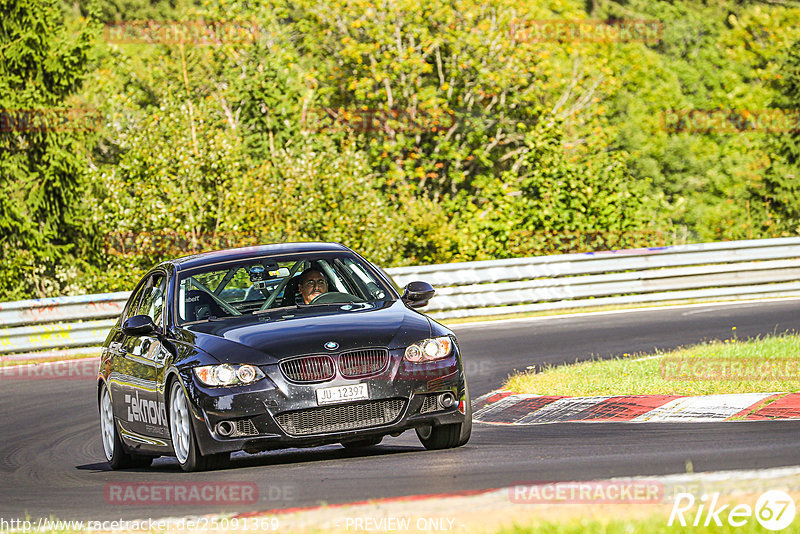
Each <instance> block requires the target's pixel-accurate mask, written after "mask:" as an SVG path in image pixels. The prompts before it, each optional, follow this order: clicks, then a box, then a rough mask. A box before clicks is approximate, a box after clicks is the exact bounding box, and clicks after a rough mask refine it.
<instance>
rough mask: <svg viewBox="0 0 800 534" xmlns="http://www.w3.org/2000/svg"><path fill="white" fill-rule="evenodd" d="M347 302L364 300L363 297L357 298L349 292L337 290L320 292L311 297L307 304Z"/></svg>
mask: <svg viewBox="0 0 800 534" xmlns="http://www.w3.org/2000/svg"><path fill="white" fill-rule="evenodd" d="M348 302H364V299H362V298H359V297H357V296H355V295H351V294H350V293H341V292H339V291H330V292H328V293H321V294H319V295H317V296H316V297H314V298H313V299H311V302H309V304H335V303H342V304H344V303H348Z"/></svg>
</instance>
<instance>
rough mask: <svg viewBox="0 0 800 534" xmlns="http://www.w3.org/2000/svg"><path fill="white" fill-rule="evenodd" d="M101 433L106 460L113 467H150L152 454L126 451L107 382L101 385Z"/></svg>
mask: <svg viewBox="0 0 800 534" xmlns="http://www.w3.org/2000/svg"><path fill="white" fill-rule="evenodd" d="M100 433H101V435H102V438H103V452H105V455H106V460H107V461H108V465H110V466H111V469H126V468H128V467H149V466H150V464H152V463H153V457H152V456H142V455H139V454H131V453H129V452H125V448H124V445H122V440H121V439H120V437H119V432H117V423H116V421H115V420H114V408H113V404H112V403H111V394H110V393H109V392H108V387H107V386H106V385H105V384H103V385H102V386H101V387H100Z"/></svg>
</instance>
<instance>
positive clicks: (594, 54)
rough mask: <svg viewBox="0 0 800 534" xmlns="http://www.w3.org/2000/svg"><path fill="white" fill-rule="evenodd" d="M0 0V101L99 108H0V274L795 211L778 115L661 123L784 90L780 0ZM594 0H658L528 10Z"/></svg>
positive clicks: (654, 225) (79, 280)
mask: <svg viewBox="0 0 800 534" xmlns="http://www.w3.org/2000/svg"><path fill="white" fill-rule="evenodd" d="M2 2H5V4H2ZM0 4H1V5H3V7H4V9H3V12H4V13H8V14H9V16H8V17H6V18H5V19H4V20H2V21H0V39H1V40H2V42H0V46H2V48H0V54H2V55H0V59H1V60H2V65H1V66H0V68H2V69H3V71H2V74H3V75H2V77H0V89H2V91H0V107H2V108H6V109H27V108H30V109H42V108H50V107H58V106H63V107H75V106H79V105H83V106H85V107H88V108H89V109H93V108H96V109H97V110H98V112H99V114H100V115H102V117H103V123H102V126H103V127H102V128H101V129H100V131H99V132H82V131H75V130H74V129H72V130H66V131H63V130H64V129H62V131H46V132H39V131H30V132H22V133H19V132H17V133H9V132H6V131H3V132H0V140H2V143H3V145H2V146H1V147H0V148H2V149H3V154H2V155H1V156H0V247H3V255H2V258H1V259H0V297H1V298H22V297H27V296H35V295H45V294H47V295H55V294H59V293H63V292H65V291H70V292H77V291H106V290H114V289H124V288H128V287H130V284H131V283H132V282H133V280H134V279H135V278H136V277H137V276H138V275H139V274H140V273H141V272H142V271H143V270H144V269H146V268H148V267H149V266H150V265H152V264H153V263H154V262H156V261H160V260H161V259H164V258H167V257H173V256H177V255H183V254H190V253H194V252H197V251H201V250H209V249H213V248H220V247H228V246H239V245H248V244H254V243H263V242H272V241H290V240H334V241H339V242H342V243H343V244H345V245H348V246H351V247H353V248H355V249H357V250H359V251H362V252H363V253H364V254H365V255H366V256H367V257H369V258H370V259H372V260H375V261H377V262H379V263H381V264H382V265H384V266H390V265H408V264H419V263H436V262H448V261H466V260H473V259H491V258H506V257H515V256H528V255H537V254H556V253H563V252H573V251H585V250H596V249H614V248H626V247H638V246H645V245H665V244H672V243H674V242H676V241H685V240H686V239H687V238H688V239H690V240H719V239H737V238H758V237H768V236H773V235H794V234H796V233H797V228H798V226H800V222H798V221H800V213H798V207H797V203H796V201H795V199H796V198H797V195H798V193H799V192H800V191H798V189H797V187H798V186H797V183H798V182H797V181H796V180H794V176H796V173H797V155H798V150H800V149H797V148H796V144H795V138H796V132H795V133H792V134H787V135H784V136H781V137H780V138H773V137H774V136H770V135H769V133H765V132H748V131H744V132H734V133H726V132H722V131H677V132H676V131H671V130H670V129H669V127H668V125H667V124H666V118H667V116H668V115H669V114H671V113H672V114H674V113H678V112H686V111H690V110H729V109H730V110H737V109H738V110H756V111H760V110H764V109H766V108H768V107H769V106H775V107H780V108H784V109H797V108H798V104H797V100H798V91H797V83H796V81H794V80H795V78H796V77H797V76H800V75H798V74H797V71H798V69H800V66H798V60H797V57H798V55H800V53H798V52H797V51H796V50H795V49H790V46H791V45H792V43H794V42H796V41H798V39H800V35H798V31H797V28H798V27H800V8H797V7H793V6H788V5H786V6H784V5H777V4H769V5H765V4H763V3H756V2H738V1H736V0H717V1H715V2H704V3H697V2H693V1H690V0H676V1H670V2H667V1H656V2H652V1H647V0H626V1H624V2H623V1H611V0H607V1H603V2H599V1H598V2H584V1H582V0H548V1H546V2H527V3H526V2H522V3H520V2H517V1H515V0H489V1H487V2H478V1H476V0H455V1H452V2H434V3H428V4H425V5H420V4H419V3H415V2H412V1H410V0H398V1H395V2H389V3H385V2H384V3H377V2H373V1H371V0H326V1H325V2H321V3H320V2H316V1H312V0H257V1H255V2H252V1H243V0H224V1H217V0H204V1H203V2H199V1H197V0H91V1H90V0H86V1H79V2H77V3H74V2H63V3H61V4H52V3H46V2H45V0H14V1H13V2H12V1H11V0H0ZM59 6H60V8H61V9H60V11H61V12H62V13H65V14H66V17H67V23H66V25H64V26H60V25H59V22H60V18H61V17H60V15H59ZM89 13H91V14H92V17H93V18H95V19H97V20H101V21H104V22H112V21H120V20H124V21H127V22H126V24H128V25H129V26H128V29H129V30H131V31H133V32H134V34H135V32H136V31H139V30H137V28H140V29H141V28H143V26H141V24H140V23H138V22H136V21H137V20H138V21H142V20H147V19H154V20H156V21H162V22H163V23H164V24H167V25H168V24H169V22H167V21H173V22H174V24H175V26H174V28H176V29H179V28H181V27H182V26H181V25H186V26H184V29H185V28H186V27H193V28H196V29H197V28H199V29H200V30H201V31H205V30H208V31H209V32H212V33H213V31H219V30H225V29H226V28H227V29H231V28H234V29H235V28H247V29H248V32H245V34H244V35H239V36H238V38H226V37H224V34H221V35H223V38H220V39H210V40H206V41H203V42H198V41H197V39H195V38H194V37H197V35H198V34H197V33H195V34H191V33H188V34H183V35H184V40H183V41H182V42H178V40H176V39H172V40H167V41H162V42H147V39H145V38H144V35H141V36H140V37H141V38H140V39H139V40H138V41H137V40H136V39H133V42H118V41H116V40H115V39H114V38H113V32H110V31H103V32H98V31H96V29H93V28H92V27H91V26H87V25H86V22H85V21H84V20H82V19H81V18H80V17H82V16H86V15H88V14H89ZM586 18H592V19H612V20H631V19H639V20H650V21H653V20H657V21H659V22H660V23H661V24H662V25H663V33H662V34H659V35H655V36H653V38H649V39H647V40H645V41H641V40H639V41H637V40H624V39H623V40H622V41H615V40H610V41H603V40H600V41H595V40H586V39H570V38H568V37H566V36H562V37H561V38H553V36H550V38H547V39H537V38H534V37H532V36H534V35H535V32H533V29H535V28H536V21H543V20H552V19H557V20H562V21H563V20H579V19H586ZM142 31H143V30H142ZM532 32H533V33H532ZM153 35H156V41H158V39H157V37H158V35H161V36H162V37H163V36H164V35H165V34H164V33H161V34H151V35H149V37H148V38H149V39H151V40H152V37H153ZM227 35H228V36H231V35H233V36H234V37H235V32H234V33H233V34H227ZM134 36H135V35H134ZM795 46H796V45H795ZM792 50H795V51H794V52H792ZM84 78H86V80H87V81H86V83H84V84H82V81H83V79H84ZM89 151H90V152H89ZM678 235H680V236H681V237H680V238H678V237H677V236H678ZM20 280H22V282H20Z"/></svg>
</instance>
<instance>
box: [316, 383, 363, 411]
mask: <svg viewBox="0 0 800 534" xmlns="http://www.w3.org/2000/svg"><path fill="white" fill-rule="evenodd" d="M365 399H369V392H368V391H367V385H366V384H363V383H362V384H353V385H350V386H336V387H332V388H322V389H318V390H317V404H318V405H320V406H321V405H323V404H336V403H338V402H350V401H356V400H365Z"/></svg>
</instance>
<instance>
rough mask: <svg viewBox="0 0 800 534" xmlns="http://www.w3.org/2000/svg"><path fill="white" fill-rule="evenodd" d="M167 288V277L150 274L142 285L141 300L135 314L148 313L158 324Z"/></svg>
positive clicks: (160, 320) (159, 324)
mask: <svg viewBox="0 0 800 534" xmlns="http://www.w3.org/2000/svg"><path fill="white" fill-rule="evenodd" d="M166 289H167V278H166V277H165V276H164V275H163V274H161V273H157V274H154V275H153V276H151V277H150V278H149V279H148V280H147V282H146V283H145V285H144V293H143V294H142V300H141V302H140V303H139V306H138V307H137V310H136V315H148V316H150V318H151V319H153V322H154V323H155V324H156V325H158V326H163V325H162V324H161V322H162V318H163V314H164V295H165V293H166Z"/></svg>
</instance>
